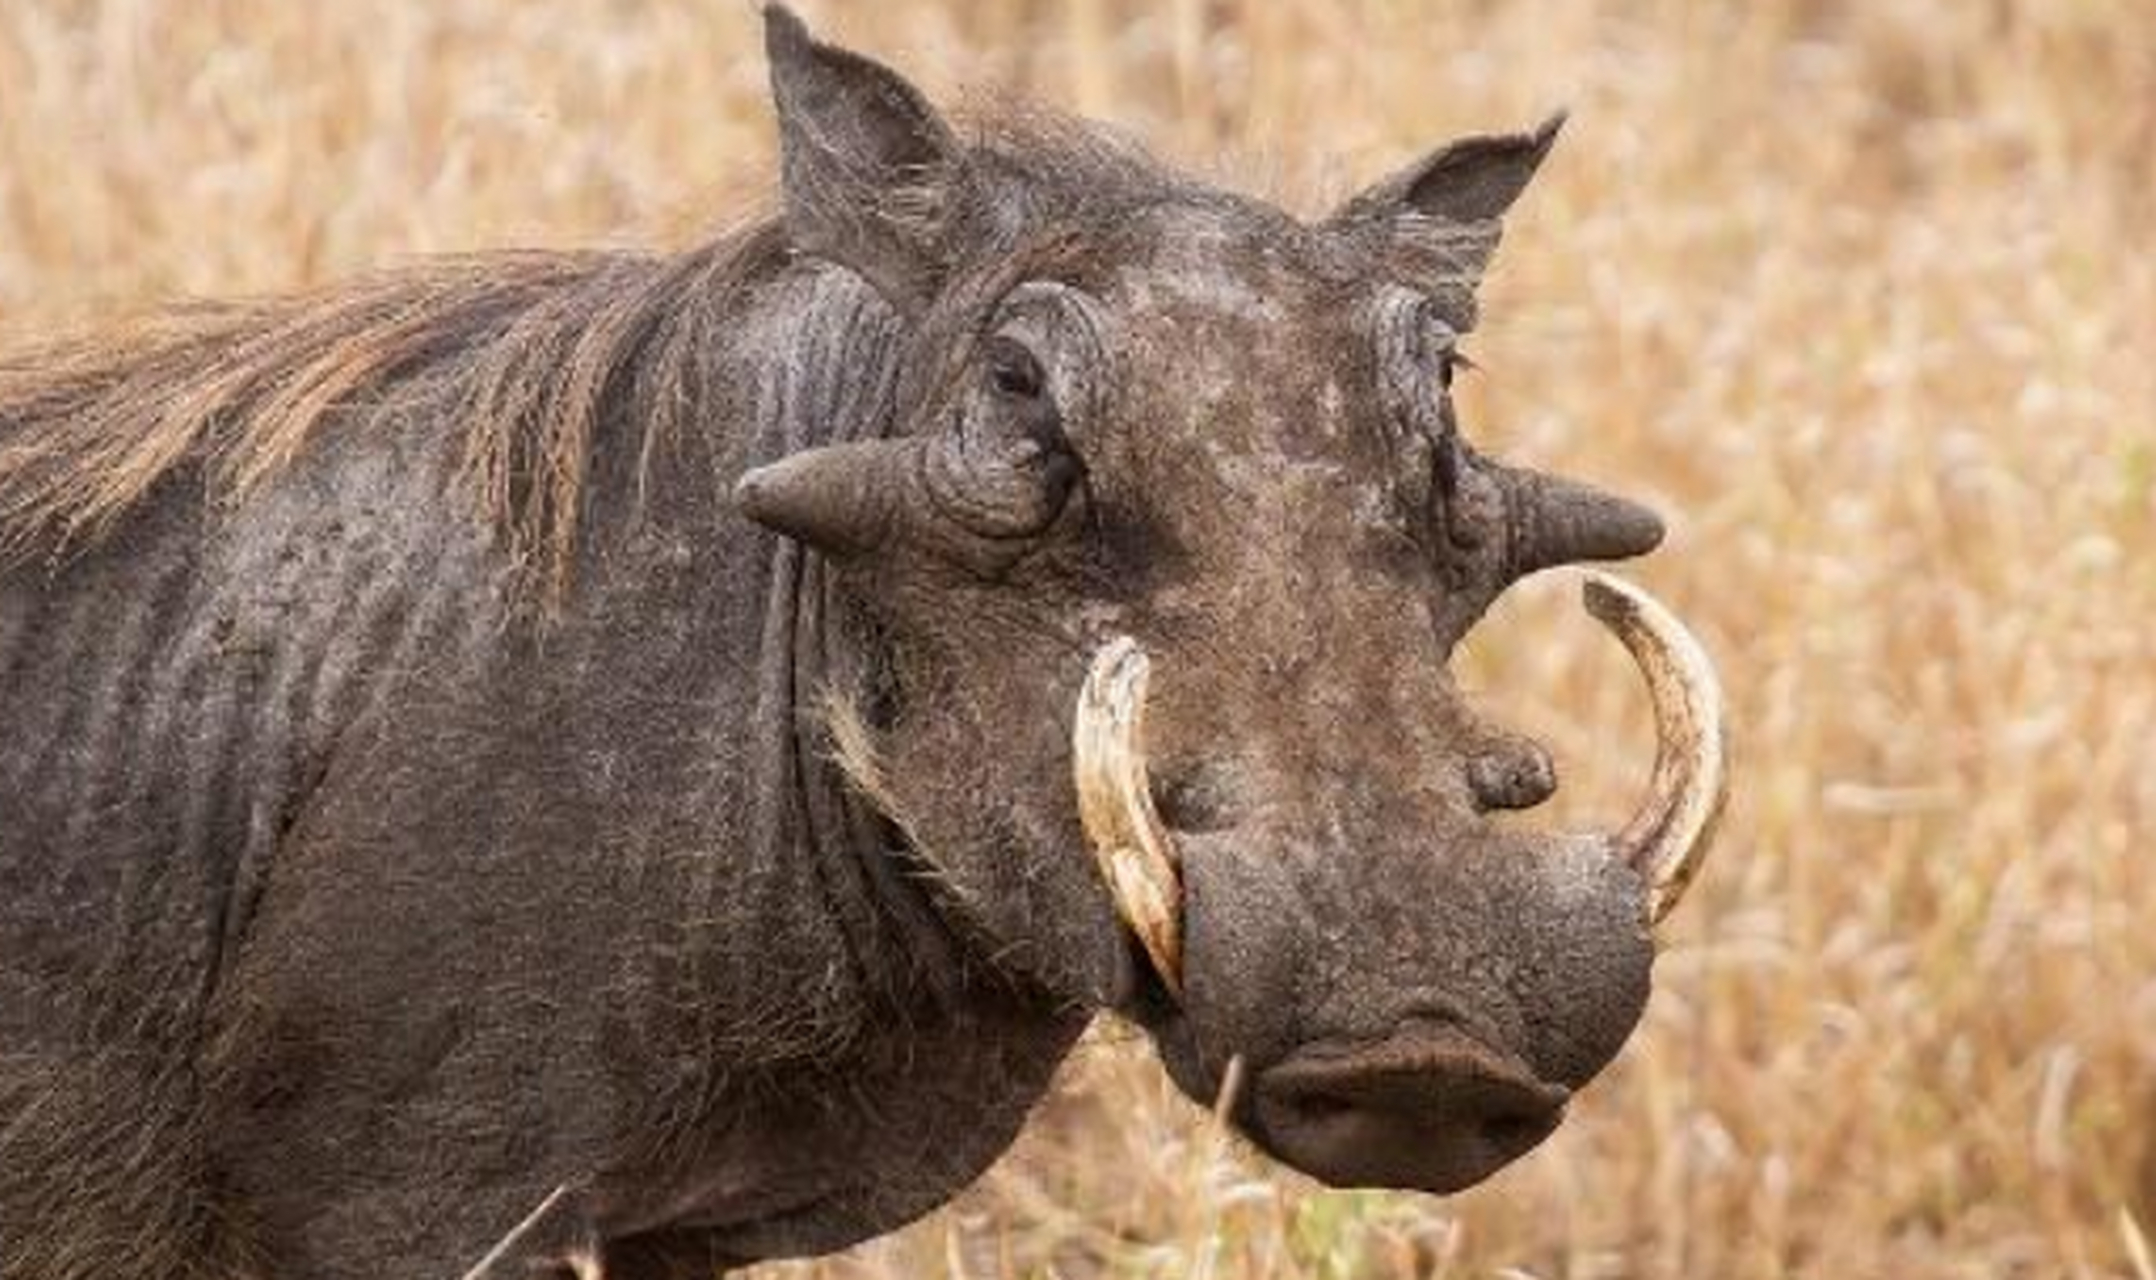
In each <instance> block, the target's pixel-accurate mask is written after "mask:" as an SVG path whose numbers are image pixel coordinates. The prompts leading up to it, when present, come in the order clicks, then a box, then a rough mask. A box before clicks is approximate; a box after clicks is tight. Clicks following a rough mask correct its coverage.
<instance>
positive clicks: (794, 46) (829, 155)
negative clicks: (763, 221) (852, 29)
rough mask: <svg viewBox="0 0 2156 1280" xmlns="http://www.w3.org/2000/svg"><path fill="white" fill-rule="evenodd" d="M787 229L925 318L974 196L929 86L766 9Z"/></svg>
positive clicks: (779, 8) (785, 13) (783, 11)
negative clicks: (924, 88) (927, 94)
mask: <svg viewBox="0 0 2156 1280" xmlns="http://www.w3.org/2000/svg"><path fill="white" fill-rule="evenodd" d="M764 48H765V52H766V54H767V55H768V57H769V58H770V62H771V96H772V99H773V102H774V103H775V105H776V106H777V109H778V121H779V156H780V169H781V185H782V186H783V188H784V190H785V196H786V223H787V228H788V230H789V231H790V232H791V233H792V235H793V238H794V242H795V244H797V245H798V246H799V247H800V248H802V249H803V250H805V251H807V252H809V253H813V254H816V255H818V256H820V257H826V258H829V259H831V260H832V261H834V262H837V263H839V264H841V265H843V266H846V267H849V268H851V269H852V270H854V271H856V272H858V273H859V274H860V275H862V276H863V277H865V278H866V279H867V280H868V281H869V283H871V284H873V285H875V286H876V288H877V289H878V291H880V292H881V293H882V294H883V295H884V297H885V298H886V299H888V300H889V301H890V302H891V304H892V305H893V306H895V307H897V308H898V309H899V310H901V311H904V312H908V313H916V312H918V311H919V310H920V309H921V308H922V307H923V306H925V304H926V303H927V301H928V300H929V299H930V298H932V297H933V296H934V295H935V292H936V290H937V288H938V287H939V286H940V285H941V284H942V282H943V280H944V278H945V277H946V276H947V275H948V273H949V270H950V267H951V258H952V253H951V247H952V245H953V244H954V243H955V239H956V237H955V235H954V232H955V231H956V230H957V229H958V227H959V224H960V223H961V222H962V221H963V220H964V217H965V213H966V210H967V208H968V206H969V203H970V200H971V196H972V183H971V175H970V173H969V170H968V165H967V161H966V156H965V150H964V148H963V147H962V146H961V145H960V143H959V141H958V138H957V135H955V134H954V133H952V132H951V128H950V126H949V125H947V124H945V123H944V121H943V118H942V117H941V116H939V115H937V114H936V110H935V108H933V107H931V106H929V104H928V99H926V98H924V97H923V96H921V92H920V90H918V89H916V88H914V87H913V86H912V85H911V84H908V83H907V82H906V81H905V80H904V79H903V78H902V77H900V76H899V75H898V73H897V72H895V71H892V70H891V69H890V68H888V67H886V66H883V65H882V64H881V63H878V62H875V61H873V60H871V59H868V58H864V57H862V56H861V55H859V54H857V53H852V52H849V51H847V50H845V49H840V48H837V47H836V46H833V45H828V44H823V43H820V42H818V41H817V40H816V39H815V38H814V37H813V36H811V35H810V34H809V30H808V28H807V27H806V26H804V25H803V24H802V22H801V19H799V18H797V17H795V16H794V15H793V13H792V11H791V10H789V9H787V8H786V7H784V6H783V5H776V4H774V5H771V6H770V7H768V8H766V9H765V10H764Z"/></svg>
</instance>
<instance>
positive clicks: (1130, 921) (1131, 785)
mask: <svg viewBox="0 0 2156 1280" xmlns="http://www.w3.org/2000/svg"><path fill="white" fill-rule="evenodd" d="M1583 595H1584V600H1585V604H1586V608H1587V611H1588V613H1589V614H1591V615H1592V616H1593V617H1594V618H1595V619H1597V620H1598V621H1600V622H1601V623H1602V624H1603V625H1604V626H1606V627H1608V628H1609V629H1610V631H1611V632H1612V633H1614V634H1615V635H1616V636H1617V638H1618V639H1619V640H1620V641H1622V642H1623V643H1624V645H1625V648H1626V649H1627V650H1629V651H1630V653H1631V654H1632V658H1633V660H1634V662H1635V663H1636V664H1637V665H1638V666H1639V669H1640V672H1641V674H1642V675H1643V676H1644V677H1645V680H1646V683H1647V693H1648V697H1649V699H1650V701H1651V702H1652V704H1653V707H1654V717H1655V727H1656V748H1655V763H1654V772H1653V777H1652V779H1651V781H1650V783H1649V787H1648V795H1647V800H1646V803H1645V804H1644V805H1643V806H1642V807H1641V809H1640V811H1639V813H1638V814H1637V815H1636V816H1634V817H1633V819H1632V820H1631V821H1630V822H1629V823H1627V824H1626V825H1625V826H1624V827H1623V828H1621V829H1620V830H1619V831H1618V832H1617V833H1616V834H1614V835H1600V836H1590V837H1588V838H1589V839H1593V840H1598V841H1600V842H1601V843H1602V844H1603V846H1604V847H1606V848H1607V849H1608V850H1609V851H1610V853H1611V855H1612V856H1614V857H1617V858H1620V859H1622V860H1623V861H1624V862H1625V863H1626V864H1627V865H1629V866H1630V867H1632V868H1633V870H1635V871H1636V872H1638V873H1639V875H1640V877H1641V879H1642V880H1643V881H1644V883H1645V884H1646V886H1647V893H1646V898H1645V903H1646V912H1647V923H1648V924H1649V925H1650V926H1654V925H1659V924H1660V923H1661V921H1662V920H1663V919H1664V918H1665V917H1666V916H1667V915H1668V914H1669V912H1670V911H1671V910H1672V909H1673V908H1675V906H1676V905H1677V903H1678V901H1679V900H1680V899H1681V898H1682V897H1683V896H1684V892H1685V890H1686V889H1687V888H1688V887H1690V885H1691V883H1692V881H1693V879H1694V878H1695V877H1696V876H1697V875H1698V873H1699V868H1700V866H1701V864H1702V863H1703V862H1704V861H1705V859H1706V855H1707V851H1708V849H1709V848H1710V847H1711V845H1712V844H1713V839H1714V832H1715V828H1716V826H1717V825H1718V824H1719V821H1720V818H1721V813H1722V808H1723V805H1724V804H1725V803H1726V802H1727V800H1728V797H1729V761H1728V755H1729V747H1728V736H1727V730H1726V728H1725V724H1724V718H1723V703H1722V691H1721V684H1720V681H1719V680H1717V678H1716V677H1715V673H1714V667H1713V664H1712V663H1711V662H1709V661H1708V659H1707V656H1706V653H1705V651H1704V650H1703V649H1702V648H1701V647H1700V645H1699V642H1698V641H1697V640H1696V639H1694V638H1693V636H1692V634H1691V632H1690V631H1688V630H1686V628H1685V626H1684V624H1683V623H1681V622H1680V621H1678V620H1677V617H1676V615H1674V614H1673V613H1671V612H1670V611H1669V610H1668V609H1667V608H1665V607H1664V606H1663V605H1662V604H1660V603H1659V602H1657V601H1656V600H1655V599H1654V598H1653V597H1651V596H1649V595H1648V594H1647V593H1646V592H1645V591H1643V590H1641V589H1640V588H1638V587H1636V586H1634V585H1632V584H1631V583H1628V582H1625V581H1623V580H1622V579H1620V578H1616V577H1613V576H1611V575H1609V574H1606V573H1598V572H1589V573H1588V574H1587V575H1586V581H1585V587H1584V592H1583ZM1150 672H1151V663H1150V662H1149V660H1148V659H1147V657H1146V654H1145V651H1144V649H1142V648H1141V647H1140V646H1139V644H1138V642H1137V641H1136V640H1134V639H1131V638H1130V637H1128V636H1124V637H1119V638H1117V639H1115V640H1111V641H1110V642H1108V643H1107V644H1105V645H1103V646H1101V648H1100V650H1099V652H1098V653H1096V654H1095V656H1094V659H1093V665H1092V668H1091V670H1090V672H1089V673H1088V675H1087V678H1086V682H1085V685H1084V687H1083V688H1082V689H1081V690H1080V692H1079V696H1078V709H1077V715H1076V718H1075V720H1074V724H1073V729H1072V761H1073V771H1074V774H1075V781H1076V784H1077V791H1078V811H1079V817H1080V820H1081V821H1082V823H1083V824H1084V827H1085V834H1086V839H1087V842H1088V843H1089V844H1090V845H1091V847H1092V850H1093V856H1094V859H1095V861H1096V863H1097V864H1098V866H1099V869H1100V874H1101V878H1102V879H1103V880H1104V881H1105V882H1106V883H1107V886H1108V890H1109V892H1110V894H1111V895H1112V896H1113V897H1114V899H1115V904H1116V911H1117V913H1118V914H1119V915H1120V916H1121V917H1122V919H1123V922H1124V923H1125V924H1126V925H1127V926H1128V927H1129V929H1130V931H1131V933H1132V934H1133V935H1135V936H1136V937H1137V939H1138V941H1139V943H1140V944H1141V945H1142V946H1143V947H1144V949H1145V952H1146V955H1147V956H1148V957H1149V958H1150V959H1151V961H1152V964H1153V968H1154V969H1155V971H1156V972H1157V973H1158V975H1159V977H1160V980H1161V982H1162V983H1163V984H1164V985H1165V986H1166V988H1167V990H1168V992H1169V993H1170V995H1172V996H1175V997H1178V998H1180V996H1181V994H1182V989H1183V887H1182V870H1181V866H1182V859H1181V857H1180V856H1179V855H1178V853H1177V851H1176V844H1175V840H1174V838H1173V836H1172V835H1171V833H1170V832H1169V830H1168V828H1167V826H1166V825H1165V824H1164V823H1163V822H1162V821H1161V819H1160V815H1159V813H1158V811H1157V810H1156V809H1155V807H1154V803H1153V791H1152V783H1151V781H1150V776H1149V773H1148V769H1147V764H1146V751H1145V706H1146V684H1147V681H1148V679H1149V677H1150Z"/></svg>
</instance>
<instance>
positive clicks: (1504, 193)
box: [1326, 111, 1565, 292]
mask: <svg viewBox="0 0 2156 1280" xmlns="http://www.w3.org/2000/svg"><path fill="white" fill-rule="evenodd" d="M1564 123H1565V116H1564V113H1563V112H1561V111H1560V112H1558V113H1557V114H1556V115H1553V116H1551V117H1550V118H1549V119H1547V120H1545V121H1543V122H1542V124H1541V125H1540V126H1539V127H1537V128H1536V129H1535V130H1534V131H1532V132H1530V133H1507V134H1491V135H1487V136H1483V137H1475V138H1462V139H1460V140H1459V141H1457V142H1453V143H1449V144H1447V145H1446V146H1443V147H1440V148H1438V149H1437V150H1436V151H1433V152H1431V153H1430V154H1429V155H1427V156H1424V157H1423V158H1422V159H1421V160H1419V161H1417V162H1416V163H1414V164H1412V165H1409V166H1408V167H1407V168H1405V169H1403V170H1401V171H1400V172H1398V173H1396V174H1394V175H1393V176H1392V177H1390V178H1387V179H1385V180H1384V181H1383V182H1380V183H1378V184H1377V185H1376V186H1374V187H1371V188H1369V189H1368V190H1366V191H1364V192H1363V193H1362V194H1360V195H1358V196H1356V197H1355V198H1354V199H1352V200H1349V201H1348V202H1347V203H1346V204H1343V205H1341V206H1340V208H1339V209H1338V211H1336V212H1335V213H1334V214H1333V215H1332V217H1330V218H1329V219H1327V220H1326V225H1327V226H1328V227H1331V228H1333V229H1335V230H1337V231H1340V232H1343V233H1346V234H1350V235H1355V236H1358V237H1362V238H1365V239H1368V240H1372V241H1374V242H1375V245H1376V247H1377V248H1379V249H1380V250H1381V251H1383V252H1387V253H1389V254H1392V255H1393V256H1395V257H1396V258H1398V259H1399V260H1400V261H1401V263H1402V265H1403V266H1404V267H1405V268H1406V269H1407V271H1408V272H1409V274H1411V275H1412V276H1413V277H1415V278H1417V279H1419V280H1420V281H1421V282H1422V283H1423V284H1424V285H1425V287H1428V288H1432V289H1445V288H1446V287H1448V286H1449V287H1451V288H1454V289H1465V290H1467V291H1469V292H1472V291H1473V289H1474V287H1475V285H1476V284H1477V283H1479V282H1480V281H1481V279H1482V274H1483V272H1485V271H1487V270H1488V269H1489V265H1490V258H1491V257H1492V255H1494V254H1495V253H1496V251H1497V241H1498V234H1499V224H1500V222H1501V221H1502V219H1503V218H1504V216H1505V213H1506V211H1508V210H1509V209H1511V208H1512V204H1513V202H1514V201H1515V200H1518V199H1519V198H1520V193H1521V192H1522V191H1525V190H1526V189H1527V183H1528V181H1529V180H1530V179H1532V178H1533V177H1534V176H1535V171H1536V170H1537V169H1539V168H1541V167H1542V161H1543V158H1544V157H1545V156H1547V155H1549V153H1550V148H1551V147H1552V146H1554V145H1555V144H1556V142H1557V134H1558V131H1559V130H1560V129H1562V128H1563V127H1564Z"/></svg>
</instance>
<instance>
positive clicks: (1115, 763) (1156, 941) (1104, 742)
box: [1071, 636, 1183, 996]
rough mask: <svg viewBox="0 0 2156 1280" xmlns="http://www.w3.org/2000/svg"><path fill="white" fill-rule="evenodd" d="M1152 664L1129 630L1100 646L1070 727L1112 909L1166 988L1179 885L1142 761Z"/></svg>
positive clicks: (1179, 974)
mask: <svg viewBox="0 0 2156 1280" xmlns="http://www.w3.org/2000/svg"><path fill="white" fill-rule="evenodd" d="M1151 666H1152V664H1151V663H1150V662H1149V661H1148V660H1147V659H1146V656H1145V650H1143V649H1141V648H1139V647H1138V642H1137V641H1136V640H1133V639H1131V638H1130V637H1129V636H1120V637H1118V638H1116V639H1114V640H1111V641H1109V642H1108V643H1107V644H1104V645H1102V646H1101V648H1100V651H1099V652H1098V653H1096V654H1094V655H1093V666H1092V669H1091V670H1090V671H1089V672H1087V674H1086V681H1085V687H1084V689H1082V690H1081V691H1080V692H1079V694H1078V716H1077V720H1076V723H1075V724H1074V725H1073V727H1072V730H1071V745H1072V752H1071V760H1072V769H1073V771H1074V773H1075V774H1076V777H1077V782H1078V818H1079V821H1080V822H1081V823H1082V824H1083V825H1084V827H1085V835H1086V841H1087V843H1088V844H1090V845H1092V847H1093V858H1094V861H1095V862H1096V863H1098V864H1099V866H1100V873H1101V878H1102V879H1103V880H1105V881H1107V882H1108V891H1109V893H1111V894H1112V895H1113V896H1114V898H1115V908H1116V912H1117V914H1119V915H1121V916H1122V917H1123V922H1124V923H1125V924H1127V925H1129V926H1130V930H1131V932H1132V933H1135V934H1137V935H1138V941H1139V943H1140V944H1141V945H1142V946H1144V947H1145V952H1146V954H1147V955H1148V956H1151V957H1152V959H1153V966H1154V968H1156V969H1157V970H1159V972H1160V977H1161V981H1162V982H1164V983H1166V984H1167V987H1168V990H1169V991H1170V992H1172V993H1173V994H1175V995H1178V996H1179V995H1181V994H1182V990H1183V885H1182V876H1181V874H1180V872H1179V870H1178V860H1177V858H1176V854H1175V845H1174V842H1173V841H1172V840H1171V839H1170V838H1169V835H1168V830H1167V828H1166V827H1165V826H1163V825H1161V821H1160V815H1159V814H1158V813H1157V812H1156V811H1155V810H1154V808H1153V790H1152V784H1151V783H1150V781H1149V780H1148V779H1147V777H1146V767H1145V688H1146V680H1147V677H1148V676H1149V675H1150V669H1151Z"/></svg>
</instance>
